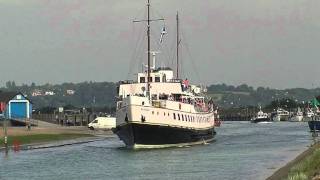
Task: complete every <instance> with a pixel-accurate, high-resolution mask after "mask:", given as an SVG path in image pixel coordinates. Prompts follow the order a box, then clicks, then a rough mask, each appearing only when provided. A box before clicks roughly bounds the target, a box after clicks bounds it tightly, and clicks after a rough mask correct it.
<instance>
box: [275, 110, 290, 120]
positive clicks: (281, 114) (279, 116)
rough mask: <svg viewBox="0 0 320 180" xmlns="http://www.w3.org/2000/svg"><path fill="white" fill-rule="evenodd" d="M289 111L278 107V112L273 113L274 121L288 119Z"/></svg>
mask: <svg viewBox="0 0 320 180" xmlns="http://www.w3.org/2000/svg"><path fill="white" fill-rule="evenodd" d="M288 119H289V111H286V110H284V109H282V108H278V109H277V111H276V112H274V113H273V114H272V120H273V121H288Z"/></svg>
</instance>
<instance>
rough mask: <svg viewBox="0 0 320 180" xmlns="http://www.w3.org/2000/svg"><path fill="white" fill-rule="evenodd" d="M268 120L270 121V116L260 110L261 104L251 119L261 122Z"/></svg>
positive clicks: (254, 121) (253, 121)
mask: <svg viewBox="0 0 320 180" xmlns="http://www.w3.org/2000/svg"><path fill="white" fill-rule="evenodd" d="M268 121H270V118H269V117H268V114H267V113H264V112H263V111H262V110H261V106H260V110H259V112H258V113H257V115H256V116H255V117H253V118H252V119H251V122H252V123H261V122H268Z"/></svg>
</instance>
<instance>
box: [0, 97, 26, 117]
mask: <svg viewBox="0 0 320 180" xmlns="http://www.w3.org/2000/svg"><path fill="white" fill-rule="evenodd" d="M0 113H1V114H3V115H4V116H5V117H6V118H9V119H20V118H31V115H32V102H31V101H30V100H29V99H28V98H26V97H25V96H24V95H23V94H22V93H20V92H2V91H1V92H0Z"/></svg>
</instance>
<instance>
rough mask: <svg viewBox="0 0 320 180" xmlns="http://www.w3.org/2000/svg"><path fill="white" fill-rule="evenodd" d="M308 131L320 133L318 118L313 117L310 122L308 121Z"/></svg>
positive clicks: (319, 120)
mask: <svg viewBox="0 0 320 180" xmlns="http://www.w3.org/2000/svg"><path fill="white" fill-rule="evenodd" d="M308 125H309V129H310V131H312V132H319V131H320V116H313V118H312V120H310V121H308Z"/></svg>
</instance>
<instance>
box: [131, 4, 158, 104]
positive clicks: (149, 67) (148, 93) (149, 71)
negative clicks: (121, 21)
mask: <svg viewBox="0 0 320 180" xmlns="http://www.w3.org/2000/svg"><path fill="white" fill-rule="evenodd" d="M147 9H148V18H147V20H134V21H133V22H134V23H136V22H145V21H146V22H147V37H148V52H147V54H148V70H147V71H148V72H147V96H148V97H149V98H150V73H151V65H150V54H151V53H150V52H151V50H150V22H152V21H163V20H164V19H163V18H158V19H150V0H148V1H147Z"/></svg>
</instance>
